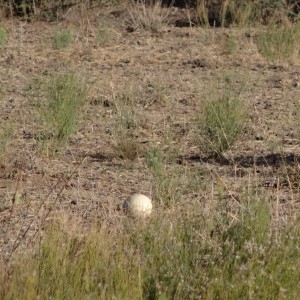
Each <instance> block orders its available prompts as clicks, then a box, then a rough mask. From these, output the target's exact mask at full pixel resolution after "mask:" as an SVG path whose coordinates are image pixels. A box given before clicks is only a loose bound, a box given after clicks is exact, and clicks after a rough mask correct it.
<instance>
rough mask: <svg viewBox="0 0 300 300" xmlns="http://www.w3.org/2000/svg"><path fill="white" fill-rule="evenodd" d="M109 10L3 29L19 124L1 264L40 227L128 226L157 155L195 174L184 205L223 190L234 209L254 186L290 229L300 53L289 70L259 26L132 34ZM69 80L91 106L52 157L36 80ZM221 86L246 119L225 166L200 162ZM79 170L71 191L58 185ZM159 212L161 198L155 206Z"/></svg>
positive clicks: (8, 94)
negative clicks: (57, 222) (126, 119)
mask: <svg viewBox="0 0 300 300" xmlns="http://www.w3.org/2000/svg"><path fill="white" fill-rule="evenodd" d="M112 12H113V13H110V12H109V11H108V12H105V13H101V14H100V13H95V12H93V13H92V14H86V15H84V16H82V15H80V13H79V15H76V13H74V16H73V18H72V15H71V14H70V15H68V18H66V19H65V20H63V21H59V22H54V23H51V22H50V23H43V22H32V23H25V22H21V21H18V20H6V21H4V22H3V26H4V27H5V28H6V31H7V35H8V40H7V42H6V43H5V44H4V45H3V46H2V47H1V48H0V80H1V95H0V105H1V109H0V118H1V121H2V122H4V123H8V122H9V123H12V124H13V126H14V137H13V140H12V142H11V144H10V146H9V147H10V148H9V149H10V150H9V152H8V154H7V155H6V158H7V160H6V163H5V164H3V166H2V167H1V169H0V224H1V225H0V253H1V255H3V256H4V257H7V256H9V254H10V251H11V249H12V247H13V245H16V241H18V240H20V239H22V235H23V234H24V233H26V237H30V236H32V235H33V234H34V233H35V232H36V229H38V228H41V225H42V224H43V222H44V221H45V219H47V220H50V219H52V218H54V217H57V216H60V215H64V216H65V215H74V216H77V217H78V218H79V219H80V220H81V222H82V223H84V224H86V226H87V227H88V224H89V223H90V222H91V221H92V220H96V221H97V222H98V223H99V224H105V226H113V225H114V224H115V223H118V222H121V221H122V218H124V214H123V212H122V211H121V210H120V206H121V204H122V202H123V201H124V200H125V199H126V198H127V197H128V196H129V195H130V194H131V193H133V192H141V193H145V194H147V195H150V196H153V197H154V195H155V193H154V192H153V191H154V189H155V187H154V180H153V175H152V173H151V172H150V169H149V167H148V166H147V164H146V161H145V157H146V156H147V153H148V152H149V150H150V149H151V148H154V147H156V148H159V149H161V150H162V152H163V153H164V154H165V155H166V156H168V157H169V159H168V163H167V166H166V174H168V175H167V176H171V175H170V174H175V175H176V176H177V177H179V180H180V181H184V180H188V178H189V174H196V175H195V176H196V177H197V180H198V181H197V182H196V185H198V188H194V189H193V190H191V192H188V191H185V192H184V193H185V198H186V199H187V201H189V199H193V201H203V202H204V203H205V202H206V201H208V199H210V197H214V193H219V191H218V188H214V186H215V187H216V186H217V187H219V188H222V191H223V194H224V195H223V196H224V197H225V198H228V202H229V203H230V202H234V203H235V202H238V201H239V198H240V197H241V195H242V194H243V193H244V192H245V191H249V190H251V189H255V190H256V192H258V193H260V194H261V195H262V197H266V198H268V199H270V201H271V203H273V204H274V220H275V221H279V220H280V221H285V220H286V218H287V217H288V216H289V214H290V212H291V211H295V210H296V209H298V208H299V180H300V165H299V159H300V156H299V155H300V148H299V138H297V130H296V129H297V127H296V125H295V120H296V116H295V101H296V100H297V99H299V96H300V84H299V81H300V59H299V56H298V58H297V59H295V60H293V62H292V63H282V64H270V63H267V61H266V60H265V59H264V58H263V57H262V56H261V55H260V54H259V53H258V51H257V47H256V44H255V35H256V29H251V30H250V31H249V30H243V29H220V28H213V29H203V28H196V27H175V26H174V25H172V24H170V25H169V26H164V27H163V28H161V29H160V30H159V31H158V32H156V33H153V32H150V31H145V30H134V31H131V30H129V29H130V28H128V26H127V25H126V23H125V21H124V20H125V18H126V17H127V15H126V12H122V11H121V12H118V13H116V12H115V11H114V10H112ZM180 14H182V12H181V13H180ZM175 16H176V14H175ZM66 28H70V29H71V30H72V31H73V37H74V39H73V42H72V44H71V45H70V46H69V47H68V48H66V49H62V50H57V49H55V48H54V47H53V34H54V32H55V31H56V30H62V29H66ZM99 28H109V32H110V34H109V38H108V40H107V41H105V45H103V44H102V45H101V43H100V42H99V38H97V30H99ZM232 37H233V38H234V41H235V42H236V47H234V49H231V48H230V44H229V42H230V39H231V38H232ZM66 71H74V72H75V73H76V74H79V75H80V76H82V77H84V78H86V80H87V83H88V86H89V92H88V97H87V100H86V103H85V106H84V111H83V119H82V120H81V121H80V128H79V130H78V132H77V133H76V134H75V135H73V136H72V138H71V141H70V143H69V145H68V147H67V150H66V152H65V154H64V155H62V156H59V157H47V156H46V155H42V154H41V153H40V151H39V147H38V140H37V139H36V138H35V137H36V135H35V131H36V126H37V125H36V123H37V112H36V103H37V101H39V97H42V96H40V90H39V87H40V82H43V81H47V80H49V79H50V78H51V77H53V76H56V75H57V74H63V73H64V72H66ZM226 82H227V83H228V84H229V85H230V87H231V88H232V89H233V90H236V91H238V90H240V93H239V97H240V99H241V101H243V102H244V103H245V105H246V106H247V108H248V109H247V114H248V119H249V122H248V123H247V124H246V131H245V133H244V134H243V136H242V137H241V138H240V140H239V141H238V142H237V143H236V144H235V146H234V148H233V149H232V150H230V151H229V152H228V153H227V155H228V157H230V158H231V160H230V162H229V161H225V160H216V159H213V158H207V157H205V156H203V155H202V154H201V152H200V150H199V145H198V144H197V141H199V138H198V136H197V124H196V123H197V118H198V117H199V115H200V114H201V112H202V107H203V101H204V100H205V99H207V98H208V97H213V96H214V95H218V93H221V92H222V90H223V89H224V84H225V83H226ZM119 95H123V96H125V98H126V97H127V98H128V99H130V101H132V102H130V105H129V106H128V107H131V112H132V114H133V116H134V122H135V126H134V128H133V129H132V132H133V136H134V140H135V142H136V143H137V145H138V150H137V157H136V158H135V159H133V160H130V159H124V158H122V157H120V155H119V152H118V149H117V142H118V139H119V138H120V137H118V136H117V135H116V134H115V133H114V126H115V123H116V122H117V118H118V115H117V111H116V105H115V104H116V103H115V101H116V99H117V98H118V96H119ZM41 101H43V99H42V98H41ZM298 129H300V128H299V127H298ZM74 170H75V172H74V174H73V176H72V178H71V179H70V180H69V181H68V182H67V184H66V185H65V183H64V182H63V178H65V177H66V176H68V175H70V174H71V173H72V172H73V171H74ZM175 175H174V176H175ZM201 181H203V182H201ZM62 186H65V189H64V191H63V192H60V188H61V187H62ZM57 195H59V197H57ZM160 205H161V204H160V203H159V201H156V199H155V198H154V206H155V207H156V209H159V207H160ZM49 208H50V210H49ZM28 229H29V231H28V232H27V230H28Z"/></svg>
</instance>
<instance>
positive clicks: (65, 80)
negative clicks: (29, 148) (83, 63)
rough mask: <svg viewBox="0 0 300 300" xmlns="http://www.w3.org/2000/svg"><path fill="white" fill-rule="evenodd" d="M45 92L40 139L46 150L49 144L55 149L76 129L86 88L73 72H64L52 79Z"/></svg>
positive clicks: (41, 109)
mask: <svg viewBox="0 0 300 300" xmlns="http://www.w3.org/2000/svg"><path fill="white" fill-rule="evenodd" d="M45 92H46V103H45V104H44V105H42V107H41V108H40V114H41V115H40V117H41V122H42V127H43V132H42V140H44V142H45V145H44V146H46V149H47V150H48V149H49V146H54V149H53V150H57V149H58V148H60V147H61V146H63V145H65V144H66V142H67V141H68V139H69V137H70V135H71V134H72V133H74V132H75V130H76V127H77V124H78V118H79V114H80V110H81V108H82V105H83V103H84V99H85V97H86V93H87V88H86V85H85V83H84V82H83V81H82V80H81V79H79V78H78V77H76V76H75V75H74V74H66V75H59V76H57V77H56V78H54V79H52V80H51V81H50V82H49V83H48V84H47V85H46V91H45ZM50 148H51V147H50Z"/></svg>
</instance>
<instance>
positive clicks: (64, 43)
mask: <svg viewBox="0 0 300 300" xmlns="http://www.w3.org/2000/svg"><path fill="white" fill-rule="evenodd" d="M72 41H73V34H72V32H71V31H70V30H63V31H58V30H57V31H56V32H55V33H54V35H53V43H54V48H55V49H58V50H62V49H65V48H67V47H68V46H69V45H70V44H71V43H72Z"/></svg>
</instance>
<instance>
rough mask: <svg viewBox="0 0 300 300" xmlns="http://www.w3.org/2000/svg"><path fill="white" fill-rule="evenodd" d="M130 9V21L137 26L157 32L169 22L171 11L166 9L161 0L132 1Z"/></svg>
mask: <svg viewBox="0 0 300 300" xmlns="http://www.w3.org/2000/svg"><path fill="white" fill-rule="evenodd" d="M128 11H129V15H130V20H129V22H130V24H132V26H133V27H135V28H140V29H145V30H151V31H154V32H157V31H159V30H160V29H161V28H162V27H163V25H164V24H167V23H168V15H169V12H168V11H166V10H164V8H163V7H162V1H161V0H153V1H146V0H139V1H132V2H131V5H130V6H129V8H128Z"/></svg>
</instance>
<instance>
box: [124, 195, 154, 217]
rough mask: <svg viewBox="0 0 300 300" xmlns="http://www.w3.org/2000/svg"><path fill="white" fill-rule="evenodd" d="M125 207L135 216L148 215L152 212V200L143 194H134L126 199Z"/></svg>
mask: <svg viewBox="0 0 300 300" xmlns="http://www.w3.org/2000/svg"><path fill="white" fill-rule="evenodd" d="M124 208H125V210H126V211H128V212H129V213H130V214H131V215H133V216H134V217H147V216H149V215H150V214H151V212H152V201H151V200H150V199H149V198H148V197H147V196H145V195H143V194H133V195H132V196H131V197H130V199H129V200H127V201H125V203H124Z"/></svg>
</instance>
